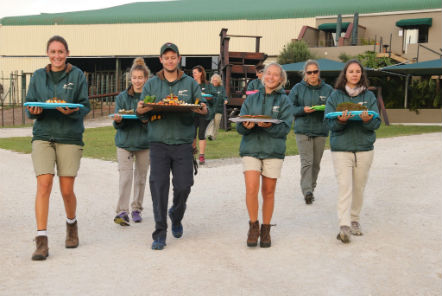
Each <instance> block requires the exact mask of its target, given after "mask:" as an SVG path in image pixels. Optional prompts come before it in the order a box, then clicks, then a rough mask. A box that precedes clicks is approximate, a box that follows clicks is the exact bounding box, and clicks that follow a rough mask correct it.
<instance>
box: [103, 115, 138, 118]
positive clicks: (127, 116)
mask: <svg viewBox="0 0 442 296" xmlns="http://www.w3.org/2000/svg"><path fill="white" fill-rule="evenodd" d="M114 115H115V114H109V117H114ZM117 115H120V116H121V117H122V118H124V119H138V117H137V115H136V114H117Z"/></svg>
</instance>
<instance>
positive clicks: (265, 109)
mask: <svg viewBox="0 0 442 296" xmlns="http://www.w3.org/2000/svg"><path fill="white" fill-rule="evenodd" d="M286 82H287V74H286V73H285V71H284V70H283V69H282V67H281V65H279V64H277V63H271V64H269V65H268V66H267V67H266V68H265V69H264V74H263V84H264V88H261V89H260V90H259V92H258V93H255V94H253V95H250V96H248V97H247V99H246V100H245V101H244V103H243V105H242V107H241V113H240V116H243V115H264V116H268V117H271V118H273V119H278V120H280V123H278V124H273V123H270V122H257V123H255V122H253V121H246V122H243V123H238V124H237V126H236V128H237V130H238V132H239V133H240V134H241V135H243V137H242V140H241V145H240V151H239V154H240V156H241V158H242V163H243V171H244V178H245V184H246V204H247V210H248V213H249V218H250V221H249V232H248V237H247V245H248V246H249V247H254V246H256V245H257V243H258V238H259V237H260V246H261V247H262V248H268V247H270V245H271V239H270V227H271V224H270V222H271V219H272V215H273V208H274V202H275V188H276V181H277V178H279V176H280V174H281V168H282V163H283V161H284V157H285V150H286V139H287V134H288V133H289V131H290V127H291V124H292V119H293V113H292V107H291V104H290V100H289V99H288V97H287V96H286V95H285V91H284V89H283V85H284V84H285V83H286ZM261 180H262V186H261V193H262V197H263V205H262V220H263V224H262V225H261V230H260V229H259V221H258V208H259V203H258V193H259V184H260V181H261Z"/></svg>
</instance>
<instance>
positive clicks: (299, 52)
mask: <svg viewBox="0 0 442 296" xmlns="http://www.w3.org/2000/svg"><path fill="white" fill-rule="evenodd" d="M314 58H315V56H314V55H313V54H312V53H311V52H310V50H309V48H308V45H307V43H305V42H304V41H302V40H301V41H292V42H290V43H288V44H286V45H285V46H284V48H283V49H282V50H281V52H280V53H279V56H278V59H277V61H278V63H279V64H281V65H284V64H291V63H297V62H304V61H306V60H308V59H314Z"/></svg>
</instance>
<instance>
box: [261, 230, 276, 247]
mask: <svg viewBox="0 0 442 296" xmlns="http://www.w3.org/2000/svg"><path fill="white" fill-rule="evenodd" d="M272 226H273V224H261V240H260V242H259V246H260V247H261V248H270V246H271V245H272V240H271V238H270V227H272Z"/></svg>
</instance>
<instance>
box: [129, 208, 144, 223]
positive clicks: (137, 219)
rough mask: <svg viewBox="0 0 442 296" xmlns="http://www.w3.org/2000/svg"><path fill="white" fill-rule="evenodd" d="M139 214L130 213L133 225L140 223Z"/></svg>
mask: <svg viewBox="0 0 442 296" xmlns="http://www.w3.org/2000/svg"><path fill="white" fill-rule="evenodd" d="M140 214H141V213H140V211H132V214H131V215H132V221H134V222H135V223H140V222H141V221H142V220H143V218H141V215H140Z"/></svg>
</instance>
